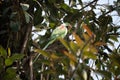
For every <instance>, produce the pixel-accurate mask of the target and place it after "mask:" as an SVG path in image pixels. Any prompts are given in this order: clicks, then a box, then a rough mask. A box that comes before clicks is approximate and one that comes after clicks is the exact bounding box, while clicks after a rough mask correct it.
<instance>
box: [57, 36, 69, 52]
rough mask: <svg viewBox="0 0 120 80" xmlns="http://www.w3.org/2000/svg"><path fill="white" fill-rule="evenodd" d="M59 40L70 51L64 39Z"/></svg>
mask: <svg viewBox="0 0 120 80" xmlns="http://www.w3.org/2000/svg"><path fill="white" fill-rule="evenodd" d="M59 40H60V42H61V43H62V44H63V45H64V46H65V47H66V48H67V49H68V50H70V47H69V45H68V43H67V42H66V41H65V40H64V39H62V38H60V39H59Z"/></svg>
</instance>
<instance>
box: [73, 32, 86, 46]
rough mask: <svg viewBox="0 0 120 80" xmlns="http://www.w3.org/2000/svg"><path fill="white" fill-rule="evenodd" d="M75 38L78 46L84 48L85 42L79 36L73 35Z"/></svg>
mask: <svg viewBox="0 0 120 80" xmlns="http://www.w3.org/2000/svg"><path fill="white" fill-rule="evenodd" d="M73 36H74V37H75V41H76V43H77V44H78V46H83V45H84V42H83V40H82V39H81V38H80V37H79V36H78V35H77V34H75V33H73Z"/></svg>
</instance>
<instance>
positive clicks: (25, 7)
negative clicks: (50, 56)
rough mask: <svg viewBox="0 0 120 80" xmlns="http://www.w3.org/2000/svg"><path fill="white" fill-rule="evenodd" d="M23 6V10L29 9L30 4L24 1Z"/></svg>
mask: <svg viewBox="0 0 120 80" xmlns="http://www.w3.org/2000/svg"><path fill="white" fill-rule="evenodd" d="M20 5H21V7H22V9H23V10H25V11H26V10H28V9H29V4H24V3H20Z"/></svg>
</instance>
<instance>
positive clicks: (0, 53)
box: [0, 46, 7, 58]
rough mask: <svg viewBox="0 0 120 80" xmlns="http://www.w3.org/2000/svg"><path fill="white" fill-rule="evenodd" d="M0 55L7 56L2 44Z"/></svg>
mask: <svg viewBox="0 0 120 80" xmlns="http://www.w3.org/2000/svg"><path fill="white" fill-rule="evenodd" d="M0 56H2V57H4V58H6V57H7V51H6V50H5V49H4V48H3V47H2V46H0Z"/></svg>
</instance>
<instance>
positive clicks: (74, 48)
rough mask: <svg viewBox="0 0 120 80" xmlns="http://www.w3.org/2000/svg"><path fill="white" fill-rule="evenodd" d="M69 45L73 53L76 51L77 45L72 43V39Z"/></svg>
mask: <svg viewBox="0 0 120 80" xmlns="http://www.w3.org/2000/svg"><path fill="white" fill-rule="evenodd" d="M70 47H71V49H72V51H73V52H74V53H76V52H77V51H78V49H79V47H78V45H77V44H76V43H74V42H73V41H71V42H70Z"/></svg>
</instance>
